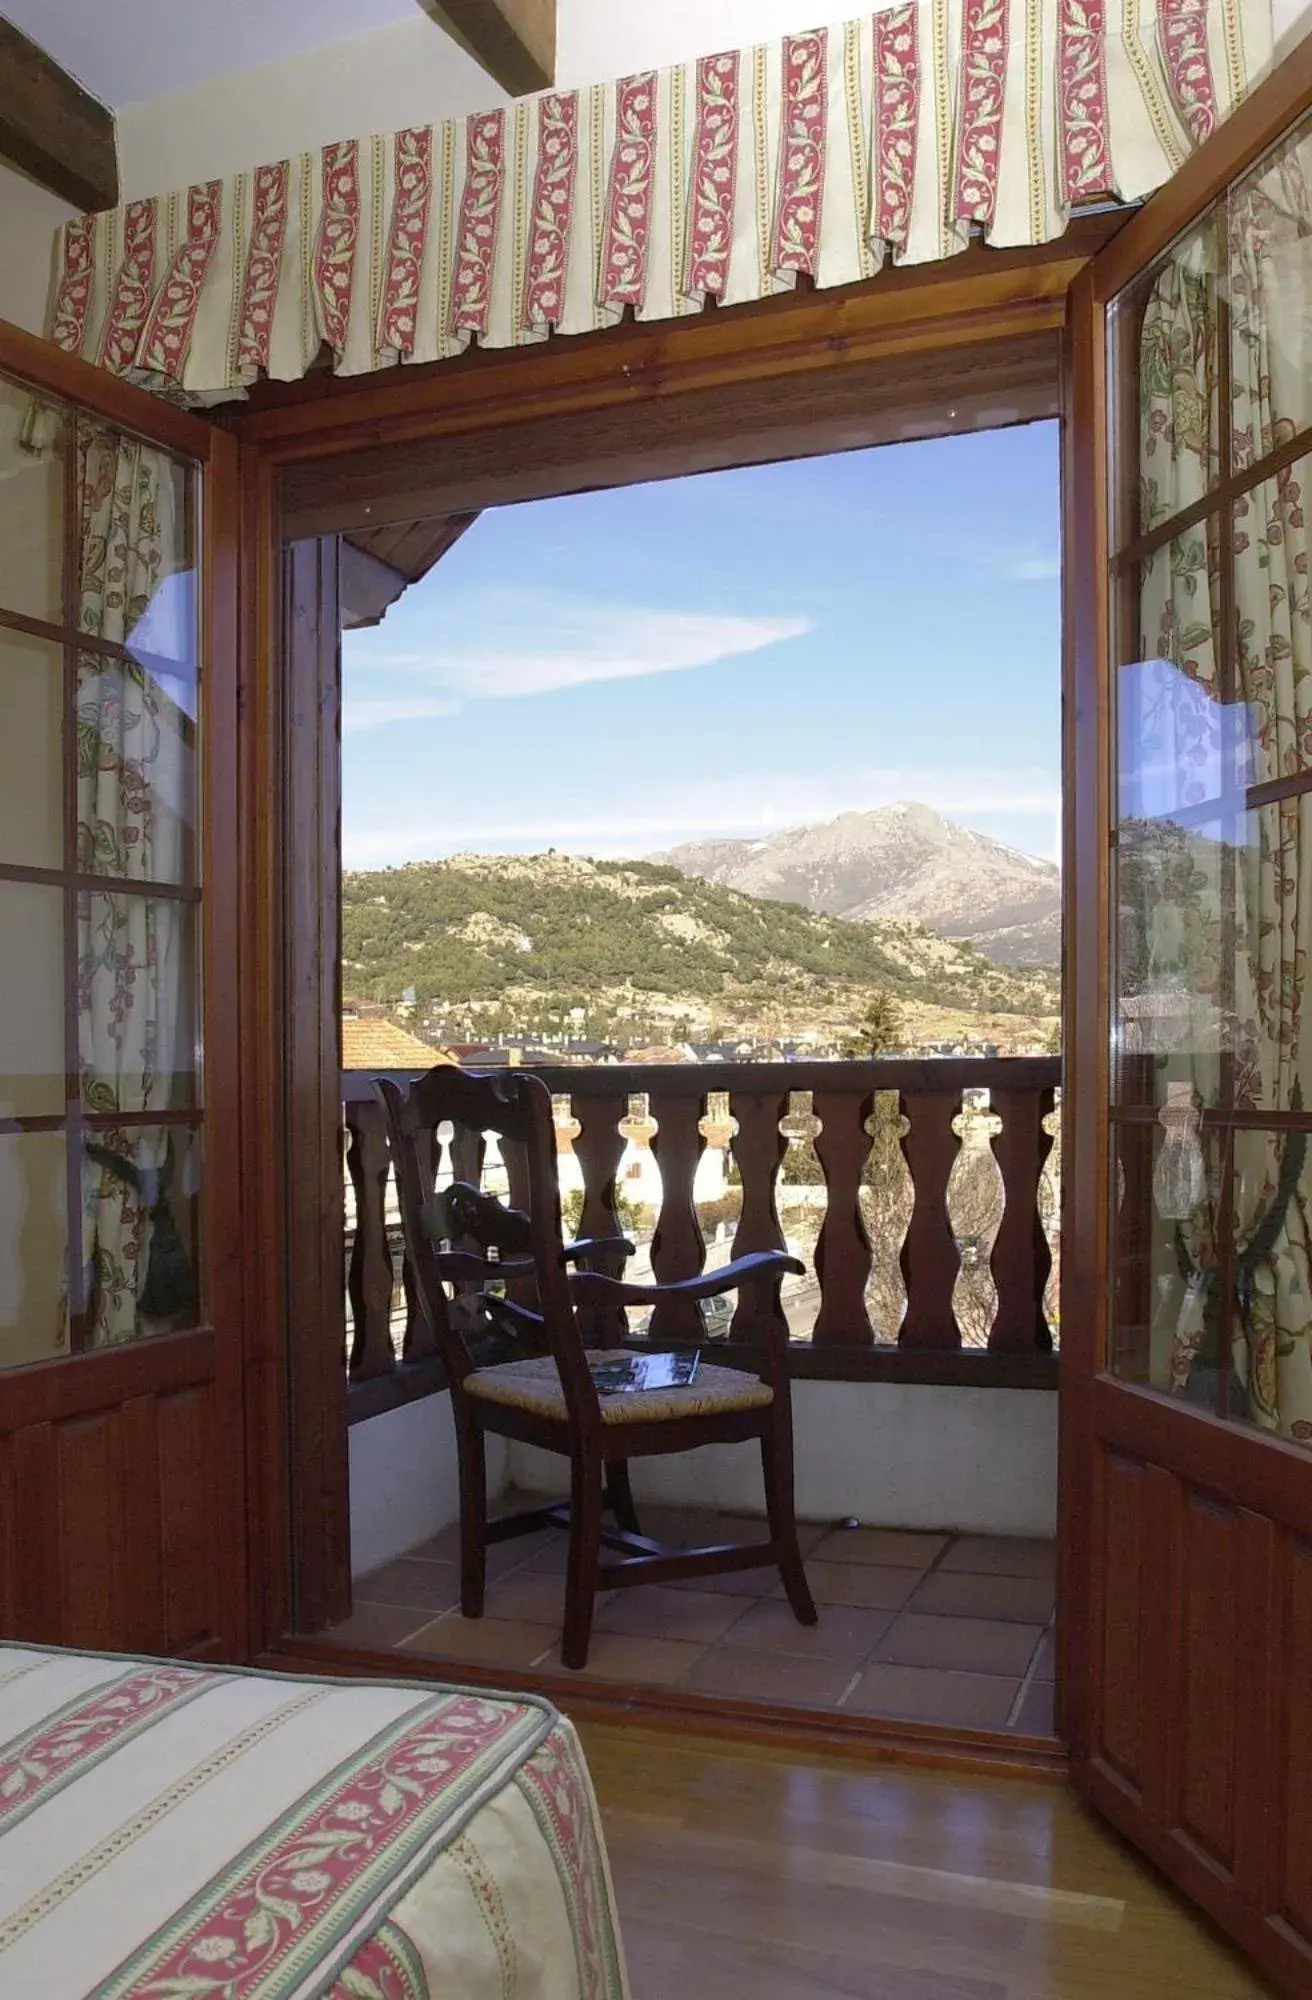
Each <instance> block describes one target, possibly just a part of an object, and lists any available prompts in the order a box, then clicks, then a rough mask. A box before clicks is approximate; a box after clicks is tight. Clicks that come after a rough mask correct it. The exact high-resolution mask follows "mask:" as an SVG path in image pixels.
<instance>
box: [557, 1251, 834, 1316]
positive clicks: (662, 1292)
mask: <svg viewBox="0 0 1312 2000" xmlns="http://www.w3.org/2000/svg"><path fill="white" fill-rule="evenodd" d="M785 1272H791V1273H792V1274H793V1276H795V1277H798V1278H803V1277H805V1276H806V1266H805V1264H803V1263H802V1261H801V1259H800V1258H798V1257H790V1256H789V1255H788V1253H787V1251H786V1250H754V1251H753V1252H752V1253H751V1255H750V1256H747V1257H735V1258H734V1260H733V1262H732V1263H731V1264H724V1265H722V1266H721V1267H720V1269H719V1270H718V1271H703V1272H702V1274H701V1276H700V1277H698V1278H679V1279H676V1280H675V1282H674V1283H672V1284H669V1285H626V1284H625V1283H624V1281H623V1279H621V1278H608V1277H606V1276H605V1275H604V1274H603V1273H602V1272H600V1271H575V1272H572V1273H571V1275H570V1281H569V1282H570V1290H571V1291H572V1292H573V1294H574V1296H575V1298H576V1299H582V1300H584V1301H586V1302H588V1303H591V1304H595V1305H613V1306H655V1305H659V1304H660V1302H661V1300H662V1299H714V1298H718V1297H719V1296H720V1294H721V1293H722V1292H732V1291H735V1290H736V1289H737V1287H738V1286H739V1285H743V1284H746V1283H747V1282H748V1280H749V1279H752V1278H774V1277H782V1276H783V1275H784V1273H785Z"/></svg>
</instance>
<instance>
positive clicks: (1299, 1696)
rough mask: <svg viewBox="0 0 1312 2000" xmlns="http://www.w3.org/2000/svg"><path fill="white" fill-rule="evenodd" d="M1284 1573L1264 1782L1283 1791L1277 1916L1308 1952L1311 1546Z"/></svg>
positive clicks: (1311, 1907)
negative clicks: (1272, 1757)
mask: <svg viewBox="0 0 1312 2000" xmlns="http://www.w3.org/2000/svg"><path fill="white" fill-rule="evenodd" d="M1288 1576H1289V1599H1288V1611H1289V1621H1288V1628H1287V1634H1286V1642H1285V1646H1284V1649H1283V1650H1284V1676H1283V1678H1284V1696H1285V1728H1284V1732H1283V1735H1284V1741H1283V1744H1282V1746H1281V1747H1282V1750H1283V1756H1282V1758H1281V1763H1282V1765H1283V1769H1282V1770H1281V1771H1280V1772H1279V1773H1278V1774H1277V1773H1276V1772H1272V1773H1271V1774H1270V1778H1269V1782H1270V1783H1271V1785H1272V1786H1273V1787H1278V1786H1280V1785H1281V1784H1282V1785H1283V1791H1284V1815H1283V1817H1284V1827H1283V1836H1284V1838H1283V1849H1284V1851H1283V1855H1282V1857H1281V1858H1282V1867H1281V1882H1280V1918H1281V1920H1283V1922H1284V1923H1285V1924H1287V1925H1288V1926H1289V1928H1290V1929H1291V1930H1292V1931H1293V1932H1294V1933H1295V1934H1296V1936H1297V1937H1298V1938H1299V1939H1300V1940H1302V1942H1303V1943H1304V1945H1305V1947H1306V1949H1307V1950H1308V1951H1309V1952H1310V1953H1312V1548H1309V1547H1308V1545H1307V1544H1306V1543H1298V1544H1295V1545H1294V1547H1293V1548H1292V1550H1291V1559H1290V1562H1289V1567H1288ZM1309 1984H1310V1986H1312V1980H1310V1981H1309Z"/></svg>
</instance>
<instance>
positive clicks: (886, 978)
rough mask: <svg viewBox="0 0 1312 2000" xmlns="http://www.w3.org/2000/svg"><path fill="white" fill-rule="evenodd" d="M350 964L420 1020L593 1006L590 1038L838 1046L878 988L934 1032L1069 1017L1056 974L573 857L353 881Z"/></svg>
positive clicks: (637, 865) (903, 923) (346, 917)
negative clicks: (961, 1022) (619, 1035)
mask: <svg viewBox="0 0 1312 2000" xmlns="http://www.w3.org/2000/svg"><path fill="white" fill-rule="evenodd" d="M342 954H343V967H342V987H343V997H344V998H345V999H348V1000H351V999H354V1000H363V1001H382V1002H385V1003H387V1004H395V1003H396V1002H397V1001H398V1000H400V998H401V996H402V994H403V993H404V992H405V991H406V989H407V988H413V989H414V993H415V998H416V1000H417V1002H418V1003H419V1005H420V1007H421V1008H435V1009H436V1010H438V1011H440V1012H446V1013H450V1014H469V1013H470V1011H471V1009H472V1010H474V1011H475V1012H477V1011H478V1010H485V1013H486V1017H487V1018H490V1019H495V1015H496V1012H497V1010H500V1012H501V1013H502V1014H503V1015H504V1016H505V1024H509V1023H511V1022H512V1021H513V1023H514V1024H517V1025H521V1026H523V1027H526V1028H530V1029H531V1028H535V1027H539V1028H540V1027H541V1026H542V1025H543V1024H544V1023H545V1022H546V1021H548V1020H550V1019H552V1018H556V1017H558V1016H559V1015H560V1013H561V1011H562V1010H568V1009H569V1008H571V1007H582V1008H584V1009H585V1010H586V1012H587V1014H588V1017H589V1020H590V1023H591V1024H592V1025H591V1032H593V1033H597V1032H601V1031H602V1029H603V1027H606V1026H607V1024H608V1025H609V1027H617V1026H618V1025H619V1024H623V1023H633V1022H635V1021H636V1022H642V1023H644V1024H647V1025H648V1026H649V1027H650V1028H651V1029H653V1030H655V1029H657V1028H659V1026H660V1025H661V1024H662V1023H664V1024H666V1025H667V1027H668V1025H669V1024H672V1023H674V1022H675V1021H679V1022H684V1023H686V1024H687V1027H686V1032H685V1033H684V1035H683V1036H682V1037H681V1038H682V1039H694V1038H695V1039H700V1038H702V1036H703V1035H705V1036H707V1037H708V1038H710V1035H709V1031H710V1030H711V1028H712V1027H713V1026H714V1027H717V1028H720V1029H722V1030H723V1031H724V1033H725V1034H727V1035H733V1034H744V1035H745V1034H748V1033H751V1032H757V1031H762V1032H766V1033H769V1034H773V1035H779V1034H787V1033H796V1032H805V1031H807V1030H814V1031H817V1032H819V1031H824V1032H832V1034H834V1035H839V1036H841V1035H842V1034H843V1033H845V1032H850V1031H851V1030H852V1028H853V1026H854V1025H855V1023H857V1022H858V1021H859V1020H860V1018H861V1015H862V1012H863V1011H864V1008H865V1006H866V1005H867V1004H868V1002H869V998H870V995H871V994H872V993H873V992H874V991H875V990H876V989H878V988H884V989H886V990H888V991H889V992H891V993H892V994H894V995H895V996H896V997H897V998H898V1000H899V1001H901V1002H902V1003H904V1005H906V1006H907V1007H908V1008H909V1009H912V1010H914V1011H916V1014H917V1020H922V1017H923V1023H925V1024H928V1026H929V1027H932V1026H934V1022H933V1021H932V1020H931V1019H930V1017H931V1016H932V1015H935V1014H936V1012H943V1011H944V1010H954V1013H955V1015H956V1016H968V1017H970V1019H971V1021H972V1022H973V1021H975V1020H976V1019H977V1017H983V1016H986V1015H987V1016H1006V1017H1008V1026H1007V1027H1006V1029H1005V1030H1002V1031H997V1032H995V1033H993V1034H991V1035H990V1039H996V1038H997V1035H998V1033H999V1032H1006V1033H1009V1034H1011V1035H1012V1036H1015V1035H1017V1034H1021V1033H1022V1027H1021V1025H1020V1023H1018V1020H1017V1018H1016V1017H1023V1022H1024V1025H1025V1027H1026V1028H1029V1027H1033V1026H1035V1024H1042V1023H1044V1022H1048V1023H1050V1022H1051V1018H1052V1016H1053V1015H1054V1014H1055V1013H1056V1011H1057V986H1058V982H1057V979H1056V976H1055V975H1054V974H1052V973H1050V972H1046V971H1036V970H1032V969H1024V970H1021V969H1011V968H1003V967H1001V966H996V965H992V964H990V963H989V962H988V960H987V959H985V958H983V957H981V956H980V954H979V953H978V952H976V951H975V950H974V948H973V947H972V946H971V945H970V944H968V943H966V942H964V941H959V940H948V939H945V938H943V937H940V936H937V935H936V934H935V933H933V932H932V931H929V930H927V929H926V928H925V927H924V926H923V925H921V924H917V923H914V922H911V921H909V920H907V919H904V918H877V919H874V920H872V921H863V922H861V923H849V922H847V921H845V920H843V919H841V918H838V917H833V916H829V915H827V914H824V913H821V912H816V911H812V910H806V909H803V908H801V907H800V906H799V905H797V904H795V903H788V902H781V901H778V900H774V899H767V898H763V897H756V896H748V895H744V894H742V893H741V892H739V891H738V890H735V889H728V888H724V887H722V886H720V885H719V884H717V883H712V882H706V881H702V880H698V879H696V878H694V877H691V876H689V875H687V874H684V873H681V872H680V871H679V870H678V869H676V868H673V867H669V866H662V865H659V864H656V863H652V862H643V861H633V862H620V861H588V860H584V859H581V858H579V857H577V856H572V855H559V854H536V855H472V854H462V855H456V856H454V857H453V858H452V859H451V860H449V861H432V862H415V863H411V864H409V865H408V866H406V867H403V868H390V869H384V870H380V871H377V872H374V873H369V874H347V875H346V876H344V878H343V883H342ZM908 1018H909V1019H910V1016H909V1017H908ZM503 1025H504V1024H503ZM943 1025H944V1033H945V1034H946V1035H954V1034H960V1033H962V1032H964V1030H963V1029H962V1028H960V1027H959V1026H958V1027H955V1028H954V1027H953V1026H952V1025H950V1024H947V1023H944V1024H943ZM978 1032H979V1033H980V1034H981V1037H982V1035H983V1030H982V1029H981V1030H979V1031H978ZM1040 1032H1042V1029H1041V1028H1040ZM655 1038H656V1036H655V1035H654V1034H653V1039H655ZM662 1038H663V1039H666V1040H668V1039H670V1038H671V1037H670V1035H669V1034H668V1033H666V1034H665V1035H664V1036H663V1037H662ZM920 1038H921V1039H931V1038H932V1037H931V1036H930V1034H929V1033H928V1031H927V1030H926V1032H924V1033H923V1034H922V1035H921V1037H920Z"/></svg>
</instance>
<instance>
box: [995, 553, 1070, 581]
mask: <svg viewBox="0 0 1312 2000" xmlns="http://www.w3.org/2000/svg"><path fill="white" fill-rule="evenodd" d="M1007 575H1008V576H1010V577H1013V578H1014V579H1015V581H1016V582H1017V583H1046V582H1047V581H1048V579H1049V578H1050V577H1054V576H1060V575H1061V557H1060V556H1022V557H1020V558H1019V560H1017V561H1015V562H1011V563H1008V565H1007Z"/></svg>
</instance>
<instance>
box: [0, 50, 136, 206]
mask: <svg viewBox="0 0 1312 2000" xmlns="http://www.w3.org/2000/svg"><path fill="white" fill-rule="evenodd" d="M0 160H8V162H9V164H10V165H11V166H15V167H18V168H19V169H20V170H21V171H22V172H23V173H25V174H28V175H29V176H30V177H31V178H32V179H33V180H34V181H38V182H39V183H40V185H41V186H42V187H44V188H49V190H50V192H51V194H57V195H59V196H60V197H61V198H62V199H63V200H64V201H69V202H72V204H73V206H74V208H81V209H88V210H90V209H101V208H117V207H118V141H117V135H116V133H115V130H114V114H113V113H112V112H111V111H107V110H106V109H105V106H104V105H103V104H100V103H98V102H97V100H96V99H95V98H94V97H92V96H91V94H90V92H89V91H86V90H83V88H82V86H81V84H80V83H78V82H76V81H75V79H74V78H73V77H71V76H70V75H69V73H68V71H67V70H65V69H61V68H60V67H59V64H58V63H57V62H56V61H55V60H54V58H53V56H48V55H47V54H46V52H45V50H44V49H43V48H40V47H38V45H37V44H36V43H35V42H33V41H30V40H29V39H28V37H27V36H26V35H24V34H22V33H21V32H20V30H19V29H17V28H16V27H15V26H14V25H13V23H12V22H11V21H7V20H5V18H4V16H3V15H0Z"/></svg>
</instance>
